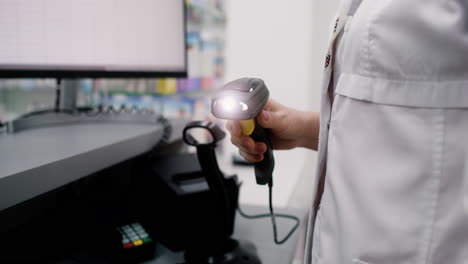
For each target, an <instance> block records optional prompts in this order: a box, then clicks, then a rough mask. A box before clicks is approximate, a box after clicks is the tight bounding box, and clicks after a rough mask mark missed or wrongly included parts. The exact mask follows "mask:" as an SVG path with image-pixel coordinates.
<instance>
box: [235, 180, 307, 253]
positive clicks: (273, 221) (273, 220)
mask: <svg viewBox="0 0 468 264" xmlns="http://www.w3.org/2000/svg"><path fill="white" fill-rule="evenodd" d="M238 186H239V193H240V189H241V187H242V182H240V183H239V185H238ZM268 193H269V195H268V202H269V209H270V213H265V214H257V215H249V214H246V213H245V212H244V211H242V209H241V207H240V203H239V202H238V204H237V210H238V212H239V214H240V215H241V216H242V217H244V218H246V219H259V218H266V217H270V218H271V224H272V226H273V238H274V241H275V243H276V244H277V245H281V244H283V243H284V242H286V241H288V239H289V238H290V237H291V236H292V234H293V233H294V231H296V229H297V228H298V227H299V224H300V223H301V220H300V219H299V218H298V217H297V216H294V215H288V214H275V213H274V210H273V187H272V185H270V184H269V185H268ZM276 218H283V219H291V220H293V221H295V224H294V226H293V227H292V228H291V230H290V231H289V233H288V234H287V235H286V236H285V237H284V238H283V239H281V240H278V230H277V225H276Z"/></svg>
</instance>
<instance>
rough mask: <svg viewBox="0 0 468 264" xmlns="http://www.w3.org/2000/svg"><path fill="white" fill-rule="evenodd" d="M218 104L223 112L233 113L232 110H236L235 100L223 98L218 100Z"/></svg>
mask: <svg viewBox="0 0 468 264" xmlns="http://www.w3.org/2000/svg"><path fill="white" fill-rule="evenodd" d="M219 103H220V104H221V106H222V107H223V110H224V111H226V112H233V111H234V110H237V109H236V106H237V100H234V99H233V98H230V97H228V98H224V99H222V100H220V101H219Z"/></svg>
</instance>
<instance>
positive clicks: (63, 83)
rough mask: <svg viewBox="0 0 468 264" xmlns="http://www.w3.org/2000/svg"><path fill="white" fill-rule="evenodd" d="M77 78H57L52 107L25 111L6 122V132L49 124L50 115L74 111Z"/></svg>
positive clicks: (78, 83) (76, 96)
mask: <svg viewBox="0 0 468 264" xmlns="http://www.w3.org/2000/svg"><path fill="white" fill-rule="evenodd" d="M79 86H80V81H79V79H65V80H62V79H60V78H59V79H57V87H56V94H55V105H54V108H49V109H43V110H38V111H33V112H30V113H26V114H24V115H22V116H20V117H18V118H16V119H14V120H12V121H9V122H7V124H6V126H7V130H6V131H7V133H10V134H11V133H15V132H18V131H20V130H26V129H29V128H33V127H38V126H47V125H49V124H51V118H53V117H51V115H62V114H64V113H66V114H71V113H74V112H75V111H76V110H77V108H76V101H77V98H78V89H79Z"/></svg>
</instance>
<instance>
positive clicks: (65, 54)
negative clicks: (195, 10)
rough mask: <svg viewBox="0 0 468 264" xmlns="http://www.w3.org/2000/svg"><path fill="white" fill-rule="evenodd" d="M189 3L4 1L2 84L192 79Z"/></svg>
mask: <svg viewBox="0 0 468 264" xmlns="http://www.w3.org/2000/svg"><path fill="white" fill-rule="evenodd" d="M186 61H187V60H186V44H185V5H184V0H0V77H2V78H18V77H53V78H85V77H90V78H95V77H183V76H186V72H187V63H186Z"/></svg>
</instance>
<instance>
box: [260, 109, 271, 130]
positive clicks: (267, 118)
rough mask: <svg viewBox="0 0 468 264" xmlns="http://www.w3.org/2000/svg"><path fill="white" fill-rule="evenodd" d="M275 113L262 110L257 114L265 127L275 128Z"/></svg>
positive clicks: (261, 124)
mask: <svg viewBox="0 0 468 264" xmlns="http://www.w3.org/2000/svg"><path fill="white" fill-rule="evenodd" d="M274 117H275V114H274V113H273V112H271V111H268V110H262V112H261V113H260V114H259V115H258V116H257V122H258V123H259V124H260V126H262V127H264V128H273V127H274V126H275V120H274V119H275V118H274Z"/></svg>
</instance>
